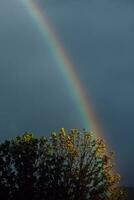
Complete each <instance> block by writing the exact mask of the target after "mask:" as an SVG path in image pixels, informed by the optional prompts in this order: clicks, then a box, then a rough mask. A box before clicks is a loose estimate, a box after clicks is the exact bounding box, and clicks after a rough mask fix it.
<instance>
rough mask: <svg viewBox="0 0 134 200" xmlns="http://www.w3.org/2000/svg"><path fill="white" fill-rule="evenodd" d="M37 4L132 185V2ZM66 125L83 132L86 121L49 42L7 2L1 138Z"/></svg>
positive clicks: (1, 43) (3, 5) (1, 32)
mask: <svg viewBox="0 0 134 200" xmlns="http://www.w3.org/2000/svg"><path fill="white" fill-rule="evenodd" d="M39 1H40V3H41V5H42V7H44V9H45V10H46V13H47V15H48V17H49V19H50V21H51V23H52V24H53V27H54V29H55V31H56V32H57V34H58V35H59V38H60V39H61V41H62V43H63V45H64V47H65V49H66V51H67V52H68V54H69V56H70V58H71V60H72V61H73V63H74V65H75V68H76V71H77V72H78V75H79V77H80V79H81V82H82V84H83V86H84V89H85V90H86V92H87V95H88V96H89V97H90V99H91V100H92V102H93V104H94V109H95V112H96V115H97V116H98V118H99V121H100V122H101V124H102V126H103V129H104V135H105V138H106V140H107V142H108V144H109V146H110V148H112V149H113V150H115V152H116V159H117V168H119V170H120V171H121V173H122V177H123V182H125V184H127V185H134V181H133V180H134V175H133V174H134V173H133V168H134V157H133V153H134V148H133V143H134V134H133V118H134V107H133V102H134V91H133V87H134V3H133V1H130V0H129V1H127V0H126V1H125V0H124V1H118V0H117V1H115V0H111V1H110V0H90V1H89V0H72V1H71V0H68V1H65V0H62V1H61V0H50V1H49V0H48V1H46V2H47V3H45V4H44V3H42V2H43V0H39ZM63 126H64V127H65V128H67V129H68V130H69V129H71V128H72V127H78V128H82V123H81V116H80V113H79V112H78V111H77V108H76V107H75V104H74V102H73V101H72V98H71V96H70V93H69V91H68V90H67V85H66V82H65V81H64V79H63V77H62V74H61V73H60V71H59V70H58V66H57V64H56V62H55V60H54V58H53V57H52V55H51V53H50V52H49V50H48V46H47V42H46V41H44V39H43V36H42V35H41V33H40V31H39V30H38V28H37V26H36V23H35V22H34V21H33V19H32V18H31V17H30V15H29V14H28V13H27V11H26V9H25V7H24V6H23V4H22V2H21V0H19V1H18V0H2V1H0V139H5V138H11V137H13V136H15V135H17V134H21V133H23V132H24V131H26V130H28V131H33V132H34V133H35V134H36V135H44V134H46V135H47V134H48V133H49V132H50V131H51V130H52V129H56V130H59V129H60V127H63Z"/></svg>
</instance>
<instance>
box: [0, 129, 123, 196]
mask: <svg viewBox="0 0 134 200" xmlns="http://www.w3.org/2000/svg"><path fill="white" fill-rule="evenodd" d="M112 163H113V154H112V153H108V152H107V149H106V146H105V144H104V142H103V140H102V139H100V138H96V137H95V136H94V135H92V134H91V133H90V132H86V131H78V130H77V129H73V130H71V132H70V133H67V132H65V130H64V129H63V128H62V129H61V131H60V133H58V134H57V133H56V132H54V131H53V132H52V133H51V136H50V138H49V139H47V138H46V137H41V138H35V137H34V136H33V135H32V134H31V133H25V134H24V135H22V136H19V137H16V138H15V139H13V140H10V141H5V142H4V143H1V144H0V199H1V200H4V199H5V200H22V199H23V200H123V199H124V198H125V197H124V192H123V191H122V189H121V188H120V187H119V181H120V176H119V174H117V173H116V172H115V170H114V169H113V165H112Z"/></svg>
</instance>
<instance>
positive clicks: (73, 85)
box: [22, 0, 102, 136]
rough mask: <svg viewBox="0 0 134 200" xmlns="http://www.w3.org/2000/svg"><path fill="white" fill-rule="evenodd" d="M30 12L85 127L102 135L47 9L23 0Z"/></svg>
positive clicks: (33, 2)
mask: <svg viewBox="0 0 134 200" xmlns="http://www.w3.org/2000/svg"><path fill="white" fill-rule="evenodd" d="M22 1H23V2H24V5H25V7H26V9H27V10H28V12H29V14H30V15H31V17H32V18H33V20H34V21H35V23H36V24H37V26H38V28H39V29H40V31H41V33H42V35H43V37H44V40H45V41H47V43H48V46H49V50H50V52H51V54H52V56H54V57H55V58H56V60H57V64H58V66H59V71H60V73H61V74H62V76H63V77H64V80H65V81H66V83H67V85H68V88H69V89H68V91H69V93H70V94H71V96H72V99H73V101H74V104H75V105H76V106H77V109H78V111H79V113H80V116H81V120H82V123H83V127H84V128H85V129H86V130H87V129H88V130H91V131H93V132H95V134H96V135H98V136H102V132H101V128H100V124H99V122H98V121H97V120H96V117H95V114H94V112H93V109H92V104H91V102H90V101H89V98H87V96H86V94H85V92H84V89H83V88H82V84H81V82H80V79H79V78H78V75H77V73H76V71H75V68H74V66H73V64H72V63H71V61H70V59H69V58H68V56H67V53H66V52H65V49H64V48H63V46H62V44H61V42H60V40H59V39H58V37H57V35H56V33H55V32H54V30H53V28H52V26H51V24H50V22H49V20H48V19H47V16H46V15H45V11H44V10H42V8H41V7H40V6H39V5H38V4H37V3H36V2H35V1H33V0H22Z"/></svg>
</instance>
